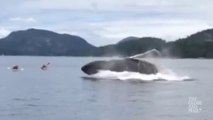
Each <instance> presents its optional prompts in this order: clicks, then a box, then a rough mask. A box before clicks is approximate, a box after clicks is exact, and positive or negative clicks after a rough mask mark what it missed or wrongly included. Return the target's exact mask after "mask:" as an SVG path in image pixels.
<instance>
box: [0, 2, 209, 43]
mask: <svg viewBox="0 0 213 120" xmlns="http://www.w3.org/2000/svg"><path fill="white" fill-rule="evenodd" d="M212 5H213V1H212V0H1V4H0V8H1V11H0V38H3V37H6V36H7V35H8V34H9V33H10V32H12V31H16V30H25V29H29V28H38V29H46V30H51V31H54V32H58V33H68V34H71V35H78V36H81V37H83V38H84V39H86V40H87V41H88V42H89V43H91V44H93V45H96V46H102V45H106V44H112V43H116V42H118V41H120V40H121V39H123V38H126V37H129V36H136V37H159V38H162V39H165V40H167V41H174V40H176V39H179V38H183V37H187V36H188V35H190V34H193V33H195V32H198V31H201V30H204V29H209V28H213V15H212V13H211V11H213V7H212Z"/></svg>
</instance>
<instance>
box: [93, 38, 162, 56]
mask: <svg viewBox="0 0 213 120" xmlns="http://www.w3.org/2000/svg"><path fill="white" fill-rule="evenodd" d="M165 44H166V42H165V40H162V39H160V38H152V37H144V38H137V37H128V38H125V39H123V40H121V41H120V42H118V43H117V44H113V45H107V46H102V47H99V50H98V53H97V55H107V56H112V55H121V56H131V55H135V54H138V53H142V52H145V51H147V50H151V49H157V50H159V51H161V49H162V48H163V47H164V45H165Z"/></svg>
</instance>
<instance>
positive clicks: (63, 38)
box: [0, 29, 96, 56]
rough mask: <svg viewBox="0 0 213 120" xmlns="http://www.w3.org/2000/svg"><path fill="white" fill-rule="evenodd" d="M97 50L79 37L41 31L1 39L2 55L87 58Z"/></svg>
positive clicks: (21, 33)
mask: <svg viewBox="0 0 213 120" xmlns="http://www.w3.org/2000/svg"><path fill="white" fill-rule="evenodd" d="M95 50H96V47H95V46H93V45H91V44H89V43H88V42H86V40H84V39H83V38H81V37H79V36H73V35H68V34H58V33H55V32H51V31H47V30H39V29H28V30H23V31H15V32H12V33H11V34H9V35H8V36H7V37H5V38H3V39H0V54H5V55H44V56H49V55H51V56H61V55H62V56H87V55H92V53H93V52H94V51H95Z"/></svg>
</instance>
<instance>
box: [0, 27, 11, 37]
mask: <svg viewBox="0 0 213 120" xmlns="http://www.w3.org/2000/svg"><path fill="white" fill-rule="evenodd" d="M10 32H11V31H10V30H8V29H5V28H0V38H3V37H6V36H7V35H8V34H10Z"/></svg>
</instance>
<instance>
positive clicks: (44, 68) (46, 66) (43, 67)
mask: <svg viewBox="0 0 213 120" xmlns="http://www.w3.org/2000/svg"><path fill="white" fill-rule="evenodd" d="M49 65H50V63H49V62H48V63H47V64H46V65H45V64H43V65H42V66H41V69H42V70H47V68H48V66H49Z"/></svg>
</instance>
